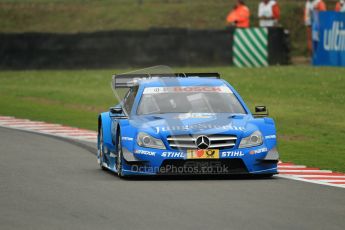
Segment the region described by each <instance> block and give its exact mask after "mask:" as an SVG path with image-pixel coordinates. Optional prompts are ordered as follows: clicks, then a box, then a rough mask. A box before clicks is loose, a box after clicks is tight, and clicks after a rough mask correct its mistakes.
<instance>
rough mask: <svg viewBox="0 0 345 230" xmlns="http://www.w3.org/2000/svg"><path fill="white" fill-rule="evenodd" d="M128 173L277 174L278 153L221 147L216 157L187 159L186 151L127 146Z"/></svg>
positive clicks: (256, 149) (271, 150)
mask: <svg viewBox="0 0 345 230" xmlns="http://www.w3.org/2000/svg"><path fill="white" fill-rule="evenodd" d="M123 152H124V158H125V163H126V164H125V165H124V173H125V174H127V175H205V174H212V175H215V174H216V175H218V174H219V175H232V174H234V175H238V174H277V173H278V171H277V164H278V160H279V154H278V152H277V150H276V148H275V147H274V148H272V149H270V150H268V149H267V147H266V146H264V145H262V146H258V147H253V148H246V149H237V150H234V149H231V150H226V149H224V150H219V157H218V158H216V159H207V158H206V159H188V153H187V151H183V150H181V151H173V150H159V149H146V148H141V147H137V148H136V149H134V151H132V152H130V151H128V150H127V149H124V151H123Z"/></svg>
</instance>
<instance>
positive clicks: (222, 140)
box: [97, 73, 279, 177]
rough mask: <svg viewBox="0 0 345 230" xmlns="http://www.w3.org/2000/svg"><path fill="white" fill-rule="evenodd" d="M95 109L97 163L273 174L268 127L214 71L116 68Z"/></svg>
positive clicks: (272, 134)
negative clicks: (113, 94)
mask: <svg viewBox="0 0 345 230" xmlns="http://www.w3.org/2000/svg"><path fill="white" fill-rule="evenodd" d="M112 86H113V88H114V90H115V91H116V90H119V89H126V90H128V91H127V93H126V95H125V96H124V98H123V99H121V101H120V103H119V104H118V105H116V106H115V107H111V108H110V109H109V111H107V112H104V113H101V114H100V115H99V117H98V153H97V159H98V163H99V164H100V166H101V168H102V169H107V170H111V171H113V172H115V173H117V174H118V175H119V176H120V177H124V176H130V175H200V174H201V175H204V174H207V175H209V174H217V175H218V174H222V175H223V174H226V175H229V174H260V175H263V176H272V175H273V174H277V163H278V160H279V154H278V152H277V149H276V145H277V141H276V129H275V124H274V121H273V119H271V118H268V117H267V115H268V112H267V110H266V107H265V106H257V107H255V111H256V114H252V113H251V112H250V110H249V109H248V107H247V106H246V105H245V103H244V101H243V100H242V98H241V97H240V95H239V94H238V93H237V92H236V91H235V89H234V88H233V87H232V86H231V85H230V84H229V83H228V82H226V81H225V80H222V79H220V76H219V74H218V73H173V74H170V73H168V74H167V73H162V74H120V75H114V76H113V83H112Z"/></svg>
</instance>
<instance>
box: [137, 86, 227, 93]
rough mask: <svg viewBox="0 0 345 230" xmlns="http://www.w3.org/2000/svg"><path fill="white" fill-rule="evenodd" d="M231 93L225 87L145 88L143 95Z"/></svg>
mask: <svg viewBox="0 0 345 230" xmlns="http://www.w3.org/2000/svg"><path fill="white" fill-rule="evenodd" d="M183 92H188V93H189V92H190V93H209V92H216V93H233V92H232V91H231V90H230V89H229V88H228V87H227V86H187V87H147V88H145V89H144V92H143V94H158V93H183Z"/></svg>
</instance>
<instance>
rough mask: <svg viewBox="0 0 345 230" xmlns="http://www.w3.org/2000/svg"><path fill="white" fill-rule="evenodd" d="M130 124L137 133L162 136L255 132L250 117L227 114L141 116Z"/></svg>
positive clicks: (134, 118)
mask: <svg viewBox="0 0 345 230" xmlns="http://www.w3.org/2000/svg"><path fill="white" fill-rule="evenodd" d="M130 124H131V126H133V127H135V128H137V129H138V131H141V132H147V133H149V134H153V135H162V136H169V135H185V134H191V135H194V134H218V133H221V134H234V135H237V136H241V135H242V134H243V133H246V132H253V131H254V130H257V127H256V125H255V122H254V119H253V117H252V116H251V115H246V114H229V113H217V114H214V113H212V114H210V113H200V114H199V113H198V114H196V113H193V114H191V113H173V114H155V115H141V116H135V117H132V118H131V119H130Z"/></svg>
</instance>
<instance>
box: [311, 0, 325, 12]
mask: <svg viewBox="0 0 345 230" xmlns="http://www.w3.org/2000/svg"><path fill="white" fill-rule="evenodd" d="M312 6H313V10H316V11H325V10H327V7H326V3H325V2H324V1H323V0H314V1H312Z"/></svg>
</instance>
